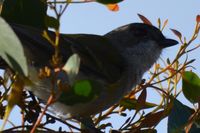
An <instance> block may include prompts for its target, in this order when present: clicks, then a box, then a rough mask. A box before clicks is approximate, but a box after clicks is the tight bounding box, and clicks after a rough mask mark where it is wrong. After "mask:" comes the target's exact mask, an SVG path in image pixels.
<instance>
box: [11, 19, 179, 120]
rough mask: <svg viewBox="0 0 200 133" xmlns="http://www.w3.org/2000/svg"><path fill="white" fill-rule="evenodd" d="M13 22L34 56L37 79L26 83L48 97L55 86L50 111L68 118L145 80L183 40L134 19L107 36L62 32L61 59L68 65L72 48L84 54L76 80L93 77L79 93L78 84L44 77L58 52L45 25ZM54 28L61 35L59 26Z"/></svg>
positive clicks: (92, 110)
mask: <svg viewBox="0 0 200 133" xmlns="http://www.w3.org/2000/svg"><path fill="white" fill-rule="evenodd" d="M10 26H11V27H12V29H13V31H14V32H15V33H16V35H17V36H18V38H19V39H20V41H21V43H22V44H23V48H24V51H25V55H26V58H27V60H28V62H29V77H28V78H29V79H30V81H32V83H33V84H32V85H26V86H25V89H26V90H29V91H31V92H32V93H33V94H34V95H35V96H37V97H38V98H40V99H42V100H44V101H46V100H47V99H48V97H49V96H50V94H51V92H52V91H51V89H52V88H53V89H54V92H55V95H56V99H57V100H56V101H55V103H53V104H52V105H51V106H50V109H49V111H50V112H52V113H54V114H55V115H57V116H58V117H60V118H63V119H65V118H68V117H70V116H82V117H85V116H90V115H94V114H97V113H99V112H101V111H104V110H105V109H107V108H109V107H110V106H112V105H114V104H115V103H117V102H118V101H119V100H120V99H121V98H122V97H123V96H124V95H126V94H127V93H128V92H130V91H131V90H132V89H133V88H134V87H135V86H136V85H137V84H139V83H140V82H141V79H142V76H143V74H144V73H145V72H146V71H147V70H148V69H150V67H151V66H152V65H153V64H154V63H155V62H156V60H157V59H158V58H159V56H160V54H161V52H162V50H163V49H164V48H166V47H170V46H173V45H175V44H177V43H178V42H177V41H175V40H173V39H168V38H166V37H165V36H164V35H163V34H162V33H161V31H160V30H159V29H158V28H156V27H154V26H151V25H147V24H143V23H131V24H128V25H125V26H122V27H119V28H116V29H115V30H112V31H111V32H108V33H107V34H105V35H103V36H100V35H91V34H71V35H70V34H61V35H60V44H59V51H60V52H59V55H60V57H61V59H62V61H61V64H60V65H61V66H63V65H64V64H65V63H66V61H67V60H68V59H69V57H70V56H71V55H72V54H74V53H76V54H78V55H79V57H80V68H79V73H78V75H77V76H76V78H75V82H81V81H91V82H90V83H91V86H92V90H91V91H90V92H89V93H88V94H87V96H85V95H79V94H77V93H75V90H74V89H73V87H72V89H71V90H67V91H63V92H61V93H60V91H58V90H59V89H58V88H59V87H58V85H54V86H53V85H52V77H49V78H42V79H41V78H40V77H38V71H39V69H40V68H43V67H45V66H48V67H50V68H52V65H51V63H50V60H51V59H52V55H53V54H54V52H55V49H54V47H53V46H52V45H51V44H50V43H49V42H48V41H47V40H46V39H45V38H44V37H43V36H42V31H41V30H38V29H35V28H31V27H28V26H23V25H18V24H10ZM48 34H49V35H50V36H51V37H55V34H54V32H50V31H49V32H48ZM52 70H53V68H52ZM57 75H58V77H57V79H56V80H59V81H61V83H62V84H68V83H69V80H68V79H69V78H68V76H67V74H66V73H65V72H63V71H60V72H58V74H57ZM54 80H55V79H54ZM82 89H83V91H84V88H82Z"/></svg>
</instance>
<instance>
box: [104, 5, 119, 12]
mask: <svg viewBox="0 0 200 133" xmlns="http://www.w3.org/2000/svg"><path fill="white" fill-rule="evenodd" d="M106 6H107V7H108V9H109V10H111V11H114V12H116V11H119V6H118V5H117V4H107V5H106Z"/></svg>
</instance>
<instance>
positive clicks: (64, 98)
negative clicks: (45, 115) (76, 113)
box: [58, 80, 103, 105]
mask: <svg viewBox="0 0 200 133" xmlns="http://www.w3.org/2000/svg"><path fill="white" fill-rule="evenodd" d="M102 87H103V86H102V84H101V83H99V82H98V81H95V80H77V81H75V83H74V84H73V86H72V87H71V88H69V89H68V90H67V91H63V92H62V94H61V96H60V97H59V100H58V101H59V102H61V103H63V104H66V105H74V104H80V103H87V102H90V101H92V100H93V99H95V98H97V97H98V96H99V94H100V92H101V90H102Z"/></svg>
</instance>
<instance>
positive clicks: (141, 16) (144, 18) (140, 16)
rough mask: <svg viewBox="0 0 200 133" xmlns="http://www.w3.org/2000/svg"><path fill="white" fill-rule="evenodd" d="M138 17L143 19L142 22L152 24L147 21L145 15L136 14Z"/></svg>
mask: <svg viewBox="0 0 200 133" xmlns="http://www.w3.org/2000/svg"><path fill="white" fill-rule="evenodd" d="M138 16H139V18H140V19H141V20H142V21H143V23H145V24H148V25H152V23H151V21H149V20H148V19H147V18H146V17H145V16H143V15H141V14H138Z"/></svg>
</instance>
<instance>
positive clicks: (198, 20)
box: [196, 15, 200, 23]
mask: <svg viewBox="0 0 200 133" xmlns="http://www.w3.org/2000/svg"><path fill="white" fill-rule="evenodd" d="M196 21H197V23H200V15H197V17H196Z"/></svg>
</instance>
